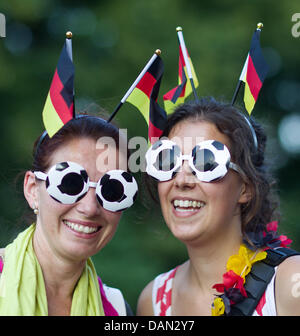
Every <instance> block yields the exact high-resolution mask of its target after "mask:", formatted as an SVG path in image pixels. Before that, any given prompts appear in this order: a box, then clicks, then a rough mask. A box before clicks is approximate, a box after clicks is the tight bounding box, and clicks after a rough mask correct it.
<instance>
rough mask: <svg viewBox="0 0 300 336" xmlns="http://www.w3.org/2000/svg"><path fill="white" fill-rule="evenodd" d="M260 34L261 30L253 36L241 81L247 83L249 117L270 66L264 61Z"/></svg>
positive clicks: (246, 94)
mask: <svg viewBox="0 0 300 336" xmlns="http://www.w3.org/2000/svg"><path fill="white" fill-rule="evenodd" d="M260 32H261V30H260V29H256V30H255V32H254V34H253V36H252V41H251V45H250V51H249V53H248V56H247V58H246V62H245V64H244V67H243V70H242V73H241V75H240V81H243V82H244V83H245V91H244V102H245V107H246V110H247V111H248V113H249V115H250V114H251V112H252V110H253V108H254V105H255V103H256V101H257V98H258V94H259V91H260V89H261V87H262V85H263V82H264V80H265V78H266V75H267V73H268V64H267V63H266V61H265V59H264V56H263V54H262V51H261V47H260V42H259V38H260Z"/></svg>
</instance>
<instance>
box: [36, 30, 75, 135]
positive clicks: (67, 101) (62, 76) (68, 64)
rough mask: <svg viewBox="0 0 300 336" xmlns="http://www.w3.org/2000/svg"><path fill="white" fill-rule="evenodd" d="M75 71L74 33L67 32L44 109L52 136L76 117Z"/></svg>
mask: <svg viewBox="0 0 300 336" xmlns="http://www.w3.org/2000/svg"><path fill="white" fill-rule="evenodd" d="M74 73H75V69H74V65H73V59H72V33H71V32H67V33H66V41H65V43H64V46H63V49H62V51H61V54H60V57H59V60H58V64H57V68H56V70H55V72H54V76H53V79H52V82H51V86H50V90H49V93H48V96H47V99H46V103H45V106H44V110H43V122H44V125H45V129H46V131H47V133H48V135H49V137H50V138H51V137H52V136H53V135H54V134H55V133H56V132H57V131H58V130H59V129H60V128H61V127H62V126H63V125H65V124H66V123H67V122H68V121H69V120H71V119H72V118H74V117H75V106H74Z"/></svg>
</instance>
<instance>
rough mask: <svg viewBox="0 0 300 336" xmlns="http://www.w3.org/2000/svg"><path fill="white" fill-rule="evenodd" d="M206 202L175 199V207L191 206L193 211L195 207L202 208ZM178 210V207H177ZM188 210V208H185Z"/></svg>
mask: <svg viewBox="0 0 300 336" xmlns="http://www.w3.org/2000/svg"><path fill="white" fill-rule="evenodd" d="M204 205H205V203H204V202H201V201H188V200H185V201H183V200H174V207H180V208H191V209H189V210H190V211H193V208H202V207H204ZM177 210H178V209H177ZM184 211H186V210H184Z"/></svg>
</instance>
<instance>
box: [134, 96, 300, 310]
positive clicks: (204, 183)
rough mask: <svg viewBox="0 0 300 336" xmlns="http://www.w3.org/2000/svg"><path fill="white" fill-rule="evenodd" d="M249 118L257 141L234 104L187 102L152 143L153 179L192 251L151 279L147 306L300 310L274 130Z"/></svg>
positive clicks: (174, 227)
mask: <svg viewBox="0 0 300 336" xmlns="http://www.w3.org/2000/svg"><path fill="white" fill-rule="evenodd" d="M250 122H251V127H253V129H254V131H255V133H256V134H255V135H256V140H257V146H256V141H254V138H253V132H252V131H253V130H252V129H251V128H250V126H249V124H248V122H247V120H245V117H244V116H243V115H242V114H241V112H239V111H238V110H237V109H236V108H235V107H233V106H231V105H229V104H225V103H221V102H217V101H216V100H215V99H213V98H208V99H204V98H203V99H201V100H200V102H196V103H193V102H191V103H186V104H182V105H180V106H179V107H178V108H177V109H176V110H175V112H174V113H173V114H172V115H170V117H169V118H168V121H167V125H166V127H165V129H164V132H163V134H162V137H161V139H160V140H159V141H158V142H156V143H154V144H153V145H152V146H151V147H150V148H149V150H148V152H147V153H146V162H147V168H146V171H147V173H148V175H149V176H151V179H152V180H150V186H152V187H154V191H155V189H156V191H157V194H158V199H159V202H160V206H161V209H162V214H163V217H164V220H165V222H166V225H167V226H168V228H169V230H170V231H171V233H172V234H173V236H174V237H176V238H177V239H178V240H180V241H181V242H183V243H184V244H185V246H186V249H187V252H188V256H189V259H188V260H187V261H186V262H185V263H183V264H182V265H179V266H177V267H175V268H173V269H172V270H170V271H169V272H166V273H163V274H160V275H158V276H157V277H156V278H155V279H154V280H153V281H152V282H150V283H149V284H148V285H147V286H146V287H145V289H144V290H143V291H142V293H141V295H140V297H139V301H138V308H137V313H138V314H139V315H160V316H165V315H181V316H182V315H211V314H212V315H276V314H278V315H288V314H296V315H298V314H300V306H299V300H298V301H297V300H295V299H296V297H293V295H290V294H287V293H291V292H292V291H291V289H292V288H291V283H290V279H291V276H292V275H293V274H294V273H295V272H299V271H300V260H299V257H298V256H296V254H297V252H295V251H293V250H290V249H287V248H286V245H287V244H289V243H290V242H291V241H290V240H287V238H286V237H285V236H280V237H279V236H278V235H277V233H276V231H277V224H276V222H275V221H274V220H276V219H277V218H278V217H277V214H276V210H277V203H276V202H275V201H274V198H273V195H274V194H273V190H272V188H271V187H272V184H273V181H272V179H271V178H270V177H269V174H268V170H267V167H266V165H265V161H264V149H265V144H266V136H265V134H264V131H263V129H262V127H261V126H260V125H259V124H258V123H257V122H255V121H254V120H252V118H251V121H250ZM153 178H154V179H155V180H153ZM151 190H152V192H153V188H152V189H151ZM278 248H279V249H278ZM266 251H267V252H266ZM277 255H280V258H279V257H276V256H277ZM288 256H290V258H288V259H287V260H285V258H287V257H288ZM284 260H285V261H284ZM254 263H257V264H255V265H254V266H255V267H253V269H252V265H253V264H254ZM277 265H279V266H278V267H276V268H274V266H277ZM246 276H247V277H246ZM275 277H276V285H275ZM275 287H276V290H275ZM274 293H276V298H275V294H274ZM275 302H276V304H275Z"/></svg>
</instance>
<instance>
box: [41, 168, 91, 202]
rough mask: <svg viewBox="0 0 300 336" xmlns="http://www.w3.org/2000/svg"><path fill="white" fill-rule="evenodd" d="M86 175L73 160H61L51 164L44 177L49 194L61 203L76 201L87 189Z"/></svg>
mask: <svg viewBox="0 0 300 336" xmlns="http://www.w3.org/2000/svg"><path fill="white" fill-rule="evenodd" d="M87 182H88V175H87V173H86V171H85V170H84V168H83V167H81V166H80V165H79V164H77V163H74V162H62V163H59V164H56V165H55V166H53V167H52V168H51V169H50V170H49V172H48V177H47V179H46V188H47V191H48V193H49V195H50V196H51V197H52V198H54V199H55V200H56V201H58V202H60V203H63V204H73V203H75V202H78V201H79V200H80V199H81V198H82V197H83V196H84V195H85V194H86V193H87V190H88V184H87Z"/></svg>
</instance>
